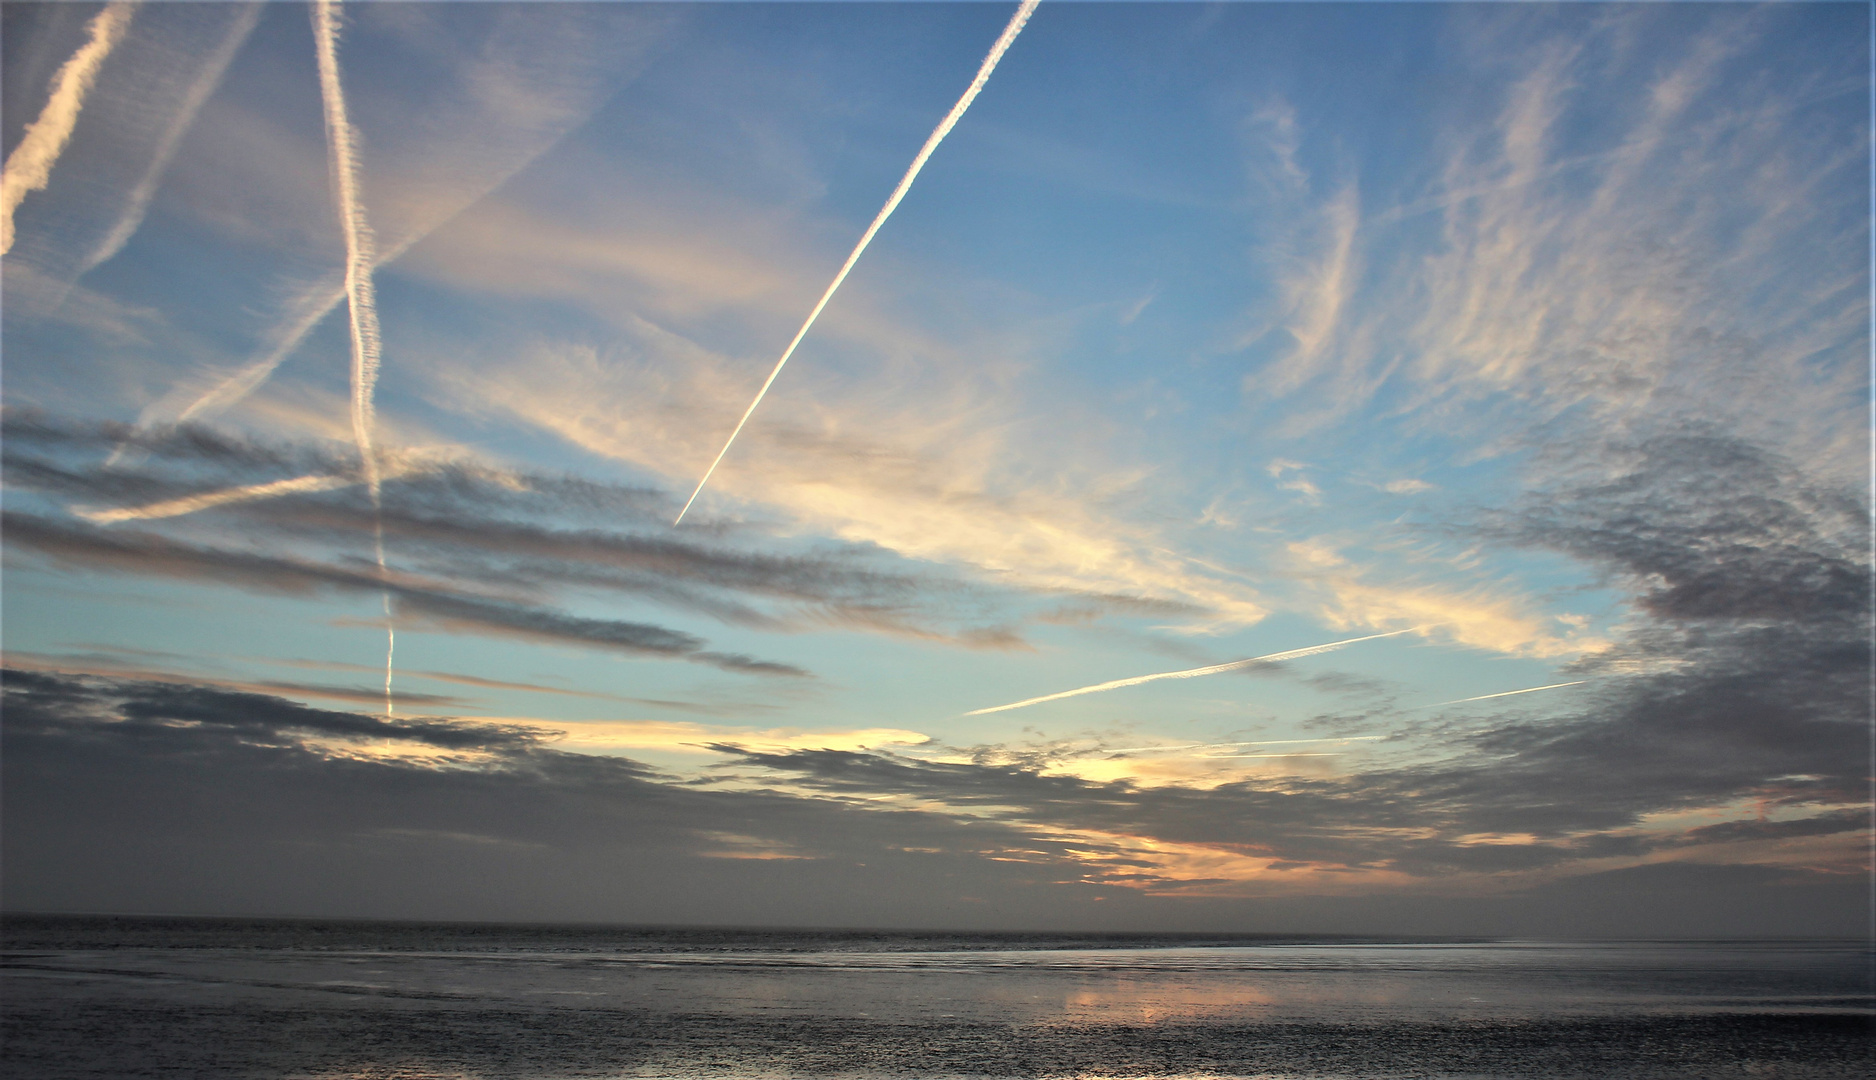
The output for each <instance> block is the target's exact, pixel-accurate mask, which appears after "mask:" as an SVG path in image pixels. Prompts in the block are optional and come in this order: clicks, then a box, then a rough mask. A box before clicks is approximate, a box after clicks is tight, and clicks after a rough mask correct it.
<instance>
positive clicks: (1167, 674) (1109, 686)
mask: <svg viewBox="0 0 1876 1080" xmlns="http://www.w3.org/2000/svg"><path fill="white" fill-rule="evenodd" d="M1424 629H1426V627H1424V626H1412V627H1408V628H1407V629H1405V630H1390V631H1389V632H1387V633H1385V634H1369V635H1368V636H1366V637H1357V638H1347V639H1345V640H1342V641H1331V642H1329V643H1327V644H1324V645H1311V646H1309V647H1307V648H1303V649H1291V650H1289V651H1287V652H1275V653H1267V654H1265V655H1263V656H1253V657H1250V658H1249V659H1246V660H1233V661H1231V662H1230V663H1228V664H1213V665H1212V666H1210V667H1202V668H1190V669H1188V670H1186V671H1162V672H1160V673H1158V674H1156V675H1135V676H1134V677H1133V678H1131V679H1115V680H1113V681H1112V682H1104V683H1096V684H1094V685H1093V686H1083V687H1080V688H1078V689H1074V690H1063V691H1062V692H1060V693H1057V694H1044V695H1043V696H1041V697H1033V698H1025V699H1024V700H1022V701H1013V702H1011V703H1010V704H1008V705H997V706H993V707H991V708H988V709H972V710H971V711H970V712H967V713H965V714H964V715H965V716H986V715H988V714H990V713H1000V712H1008V711H1010V710H1011V709H1024V708H1028V707H1029V706H1031V705H1040V704H1042V703H1043V702H1045V701H1060V700H1061V699H1063V698H1071V697H1080V696H1081V695H1083V694H1099V693H1104V692H1106V691H1108V690H1119V689H1122V688H1123V687H1128V686H1139V685H1140V684H1142V683H1150V682H1158V681H1159V680H1161V679H1196V678H1199V677H1201V676H1204V675H1218V674H1221V673H1223V672H1227V671H1240V670H1243V669H1244V668H1247V667H1251V666H1252V665H1254V664H1275V663H1279V662H1281V661H1284V660H1296V659H1300V658H1302V657H1305V656H1315V655H1317V654H1318V653H1326V652H1331V651H1333V650H1336V649H1339V648H1341V647H1342V646H1344V645H1353V644H1355V643H1356V642H1361V641H1374V640H1375V639H1377V638H1388V637H1395V636H1397V635H1400V634H1411V633H1414V632H1415V631H1418V630H1424Z"/></svg>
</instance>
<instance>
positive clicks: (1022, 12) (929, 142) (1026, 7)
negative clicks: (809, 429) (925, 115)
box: [671, 0, 1040, 525]
mask: <svg viewBox="0 0 1876 1080" xmlns="http://www.w3.org/2000/svg"><path fill="white" fill-rule="evenodd" d="M1039 2H1040V0H1023V3H1022V6H1021V7H1019V8H1017V9H1016V14H1015V15H1013V16H1011V18H1010V24H1009V25H1008V26H1005V27H1004V28H1003V33H1002V35H1001V36H999V37H998V38H997V43H996V44H995V45H992V46H991V47H990V55H988V56H986V57H984V62H983V65H982V66H981V67H979V68H978V69H977V77H976V78H975V79H972V80H971V85H970V87H969V89H967V90H965V91H964V96H963V97H961V98H959V99H958V103H957V104H956V105H953V106H951V111H950V112H949V113H946V114H945V118H944V119H943V120H941V121H939V122H938V126H937V127H936V128H934V129H933V130H932V133H931V137H930V138H928V139H926V140H925V146H924V147H923V148H922V149H920V150H919V152H918V156H917V157H915V158H913V159H912V167H911V168H909V169H907V170H906V171H905V176H904V177H902V178H901V179H900V180H899V186H898V187H896V188H894V189H893V192H892V197H891V198H889V199H887V200H886V205H885V206H883V207H881V208H880V211H879V215H878V216H877V217H875V218H874V219H873V224H871V225H869V226H867V228H866V233H865V234H864V235H862V236H861V237H860V242H859V243H857V244H855V245H854V246H853V253H852V254H851V255H848V256H847V261H846V262H845V263H844V264H842V265H841V267H840V273H838V274H835V275H834V280H833V282H832V283H831V284H829V285H828V286H827V291H826V292H824V293H822V294H821V300H820V302H819V303H817V304H815V305H814V310H813V311H810V312H809V313H808V320H807V321H806V322H804V323H802V324H801V329H799V330H797V331H795V339H794V340H793V341H791V342H789V343H788V348H786V349H783V350H782V358H781V359H780V360H777V361H776V362H775V368H774V370H772V371H770V372H769V377H768V379H767V380H766V381H764V382H763V384H762V389H760V390H758V391H756V399H755V400H754V401H752V402H750V403H749V407H748V408H747V409H744V410H743V418H742V419H741V420H738V421H736V429H735V430H734V431H732V432H730V437H729V438H728V439H725V440H724V441H723V449H721V450H719V451H717V456H716V460H714V461H712V462H711V463H710V467H709V468H708V469H705V470H704V474H703V479H701V480H699V481H697V490H695V491H693V492H691V493H690V498H689V499H686V500H685V501H684V509H682V510H679V511H678V512H677V518H676V519H675V520H673V521H672V522H671V524H672V525H676V524H678V523H679V522H682V521H683V520H684V515H685V514H687V513H689V512H690V505H691V503H694V502H696V501H697V496H698V495H700V494H702V493H703V489H704V485H705V484H708V483H709V482H710V476H711V474H712V473H714V472H716V471H717V466H718V465H720V464H722V463H723V455H725V454H727V453H729V452H730V444H732V443H734V442H735V441H736V436H738V435H740V434H742V431H743V425H745V424H747V423H749V417H750V416H752V415H753V414H754V413H755V411H756V406H758V405H760V404H762V399H763V397H764V396H766V395H767V394H768V392H769V387H771V386H773V385H775V377H776V376H777V375H780V374H781V373H782V365H783V364H786V363H788V358H789V357H790V356H793V355H794V353H795V346H797V345H799V344H801V339H802V338H804V337H806V336H807V335H808V328H809V327H811V326H813V325H814V320H816V319H818V318H820V317H821V309H822V308H824V307H826V306H827V302H828V301H829V300H830V299H832V298H833V296H834V290H836V289H838V288H840V283H841V282H843V281H845V280H847V271H849V270H852V269H853V264H854V263H856V262H858V261H860V254H861V253H862V252H864V251H865V250H866V245H868V244H870V243H872V242H873V234H874V233H877V232H878V231H879V227H880V226H881V225H884V224H885V223H886V219H887V218H889V217H891V216H892V212H893V210H895V209H897V208H898V206H899V200H900V199H903V198H905V193H906V191H908V190H909V189H910V188H911V187H912V181H913V180H915V179H917V177H918V173H919V170H920V169H923V168H924V167H925V162H926V159H928V158H930V157H931V154H932V151H933V150H936V149H938V144H939V143H941V142H943V141H944V137H945V136H946V135H949V134H950V133H951V129H952V127H954V126H956V124H957V122H958V118H959V117H961V116H963V115H964V110H966V109H968V108H970V107H971V102H972V101H975V100H976V99H977V92H978V91H979V90H982V89H983V88H984V83H985V82H988V81H989V79H990V73H991V72H992V71H995V70H996V67H997V61H999V60H1001V59H1003V53H1004V52H1005V51H1006V50H1007V49H1009V47H1010V43H1011V42H1013V41H1015V40H1016V35H1017V34H1019V33H1021V32H1022V29H1023V24H1024V23H1026V22H1028V21H1029V15H1030V13H1031V12H1033V11H1035V10H1036V5H1037V4H1038V3H1039Z"/></svg>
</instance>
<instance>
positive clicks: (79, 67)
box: [0, 3, 137, 254]
mask: <svg viewBox="0 0 1876 1080" xmlns="http://www.w3.org/2000/svg"><path fill="white" fill-rule="evenodd" d="M136 14H137V5H136V4H134V3H114V4H110V5H108V6H106V7H105V9H104V10H103V11H100V12H98V13H97V14H96V15H93V16H92V17H91V23H90V25H89V26H88V27H87V28H86V29H88V30H89V31H90V33H91V36H90V37H89V38H87V39H86V40H85V43H84V44H83V45H80V46H79V47H78V51H77V52H75V53H73V54H72V56H71V59H69V60H67V61H65V63H64V65H63V66H61V67H60V68H59V70H58V73H57V74H56V75H54V76H52V92H51V94H50V95H49V96H48V97H47V98H46V104H45V108H43V109H41V110H39V119H37V120H35V121H33V122H32V123H31V124H29V125H28V126H27V128H26V133H25V135H24V136H22V137H21V139H20V141H19V145H17V146H15V147H14V148H13V152H12V153H11V154H8V155H7V161H6V166H5V168H4V170H0V254H4V253H6V252H8V251H11V250H13V212H14V211H15V210H18V209H19V205H20V201H21V200H22V199H24V198H26V195H27V193H28V192H33V191H38V190H40V189H41V188H44V187H45V186H46V183H47V181H49V180H50V179H51V178H52V166H54V165H56V164H57V163H58V160H59V155H60V154H61V153H63V152H64V151H65V144H66V143H67V142H69V141H71V138H72V129H73V128H74V127H76V126H77V125H78V112H79V110H80V109H82V108H84V106H85V95H86V94H88V93H90V92H91V84H92V83H94V82H96V81H97V78H98V69H99V68H101V67H103V66H104V58H105V57H107V56H109V55H111V50H112V49H114V48H116V47H117V43H118V41H119V40H120V39H122V38H123V36H124V31H125V30H127V29H129V27H130V20H131V19H132V18H133V17H134V16H135V15H136Z"/></svg>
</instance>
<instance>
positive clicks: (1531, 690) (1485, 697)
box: [1420, 679, 1589, 709]
mask: <svg viewBox="0 0 1876 1080" xmlns="http://www.w3.org/2000/svg"><path fill="white" fill-rule="evenodd" d="M1588 681H1589V680H1588V679H1578V680H1576V681H1575V682H1556V683H1551V684H1550V685H1549V686H1532V687H1527V688H1526V689H1523V690H1506V691H1505V692H1504V693H1501V694H1480V695H1479V696H1478V697H1462V698H1454V699H1453V700H1451V701H1436V702H1434V703H1433V704H1431V705H1422V706H1420V708H1422V709H1437V708H1439V707H1440V706H1441V705H1464V704H1465V703H1466V702H1468V701H1490V700H1491V699H1493V698H1497V697H1515V696H1517V695H1519V694H1535V693H1537V692H1538V691H1539V690H1561V689H1563V688H1564V687H1566V686H1581V685H1583V684H1584V683H1586V682H1588Z"/></svg>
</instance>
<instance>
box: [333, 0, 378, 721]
mask: <svg viewBox="0 0 1876 1080" xmlns="http://www.w3.org/2000/svg"><path fill="white" fill-rule="evenodd" d="M313 36H314V39H315V44H316V46H317V52H318V60H319V95H320V98H321V99H322V100H323V102H324V103H325V111H326V144H327V145H328V146H329V147H330V148H331V155H330V157H331V165H332V180H333V188H334V190H335V191H336V193H337V197H338V204H339V222H340V224H341V226H342V227H343V228H344V230H345V298H346V301H347V303H346V307H347V308H349V309H350V311H351V316H352V320H351V321H352V438H353V439H354V440H355V441H356V442H357V443H358V459H359V468H360V469H361V470H362V471H363V473H364V477H365V490H366V491H367V492H369V493H370V495H371V510H372V518H373V527H372V534H373V539H374V542H375V545H376V550H377V556H378V577H379V579H380V580H383V579H384V578H386V577H387V576H389V570H387V569H386V567H385V564H384V515H383V498H382V481H381V479H380V477H379V475H378V453H377V450H376V449H374V448H373V446H372V441H371V440H372V429H373V428H374V427H375V426H376V421H377V417H376V414H375V412H374V410H373V405H372V391H373V390H374V389H376V387H377V384H378V355H379V339H378V301H377V296H376V294H375V293H374V292H373V290H372V287H371V271H372V268H373V267H374V266H376V265H377V252H376V247H377V245H376V242H375V239H374V238H373V236H372V233H371V223H370V222H369V221H367V220H366V219H365V206H364V203H363V202H361V201H360V200H359V197H358V172H359V170H358V144H357V138H356V136H355V134H354V133H353V131H352V122H351V120H350V119H348V118H347V117H346V115H345V91H344V88H343V87H342V86H341V85H340V83H339V48H338V37H339V12H338V4H337V3H336V2H335V0H318V2H317V3H316V4H315V5H314V6H313ZM380 595H381V596H382V598H383V601H384V636H385V644H384V712H385V715H387V716H390V715H393V714H394V709H393V708H392V700H391V677H392V672H393V668H392V663H391V661H392V656H393V655H394V654H395V652H396V651H397V631H396V629H395V628H394V627H393V626H392V625H391V591H390V590H389V589H384V590H382V591H381V594H380Z"/></svg>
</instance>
